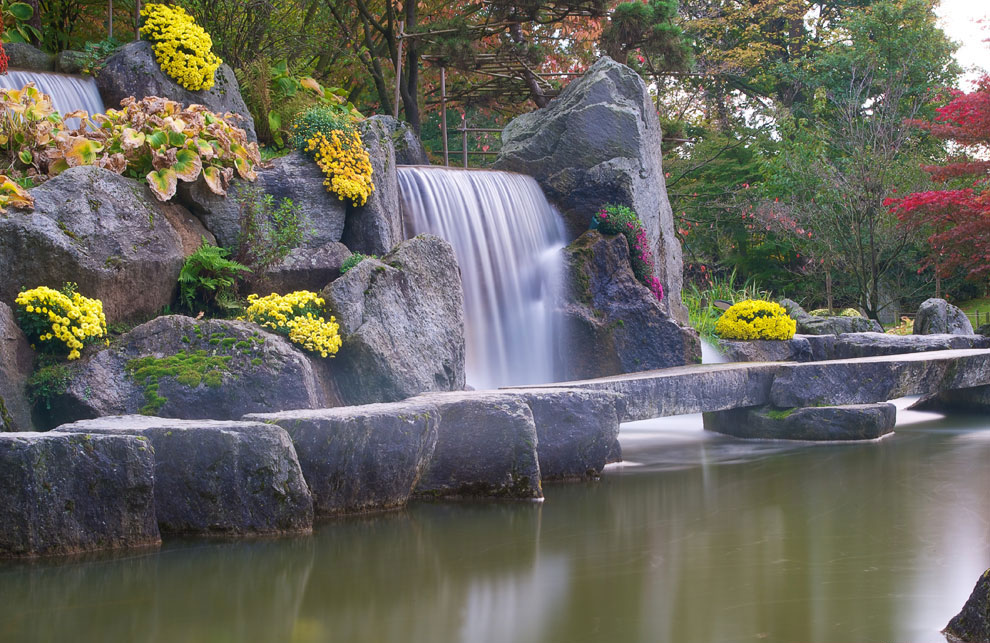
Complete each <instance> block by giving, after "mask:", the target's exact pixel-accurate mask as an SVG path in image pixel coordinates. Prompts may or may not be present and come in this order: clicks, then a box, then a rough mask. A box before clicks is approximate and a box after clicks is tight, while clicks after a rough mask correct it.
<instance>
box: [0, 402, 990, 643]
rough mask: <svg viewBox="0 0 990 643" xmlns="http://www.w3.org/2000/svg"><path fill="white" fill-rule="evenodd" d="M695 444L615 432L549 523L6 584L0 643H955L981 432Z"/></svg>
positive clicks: (150, 563)
mask: <svg viewBox="0 0 990 643" xmlns="http://www.w3.org/2000/svg"><path fill="white" fill-rule="evenodd" d="M700 426H701V421H700V417H697V416H695V417H689V418H674V419H668V420H664V421H655V422H648V423H635V424H631V425H627V426H624V427H623V436H622V439H623V447H624V453H625V457H626V463H625V464H623V465H621V466H616V467H611V468H609V469H608V471H607V472H606V475H605V477H604V478H603V479H602V480H601V481H600V482H597V483H587V484H584V483H582V484H571V485H552V486H547V488H546V489H545V492H546V502H545V503H542V504H537V503H510V504H497V503H451V504H428V503H421V504H415V505H413V506H410V507H409V508H408V509H407V510H405V511H402V512H395V513H388V514H379V515H375V516H365V517H359V518H351V519H345V520H338V521H333V522H329V523H324V524H322V525H321V526H320V527H319V528H318V529H317V530H316V533H315V534H314V535H313V536H312V537H297V538H288V539H279V540H254V541H247V542H244V541H241V542H217V541H211V540H202V539H197V540H186V541H178V542H177V541H171V542H168V543H166V544H165V546H163V547H162V548H161V549H160V550H153V551H143V552H142V551H138V552H128V553H125V554H116V555H100V556H93V557H88V558H83V559H71V560H62V561H57V562H51V561H46V562H36V563H23V562H16V563H2V564H0V640H2V641H17V642H21V641H73V642H90V641H93V642H96V641H100V642H104V641H114V642H116V641H121V642H124V641H136V642H149V643H150V642H155V643H158V642H163V643H164V642H168V643H173V642H186V643H195V642H203V643H219V642H228V641H229V642H254V641H257V642H269V641H271V642H276V641H290V642H300V643H302V642H323V641H335V642H336V641H358V642H365V641H366V642H369V643H370V642H393V641H394V642H424V643H427V642H428V643H437V642H446V641H464V642H476V641H477V642H498V643H505V642H510V641H512V642H515V641H520V642H529V641H533V642H536V641H554V642H556V641H560V642H581V641H589V642H591V641H643V642H646V641H649V642H654V641H676V642H691V643H693V642H705V641H787V642H791V641H807V642H820V643H833V642H857V641H864V642H873V641H877V642H881V641H882V642H904V643H925V642H929V641H931V642H935V641H939V642H944V640H945V639H944V638H943V637H942V636H941V635H940V634H939V630H940V629H941V628H942V627H943V626H944V625H945V624H946V623H947V622H948V620H949V618H950V617H951V616H952V615H953V614H955V613H956V612H957V611H958V610H959V609H960V608H961V607H962V604H963V602H965V600H966V598H967V596H968V595H969V592H970V591H971V589H972V587H973V585H974V584H975V583H976V580H977V578H978V577H979V575H980V574H981V573H982V572H983V571H984V569H986V568H987V567H988V566H990V549H988V543H990V494H988V493H987V490H988V489H990V417H987V416H964V417H956V418H952V419H941V418H940V417H939V416H936V415H932V414H919V413H912V412H901V423H900V424H899V426H898V432H897V433H896V434H894V435H892V436H889V437H888V438H885V439H883V440H881V441H878V442H871V443H865V444H851V445H810V444H788V443H780V442H746V441H741V440H735V439H731V438H727V437H723V436H718V435H712V434H707V433H704V432H703V431H701V430H700Z"/></svg>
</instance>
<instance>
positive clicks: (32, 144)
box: [0, 83, 261, 207]
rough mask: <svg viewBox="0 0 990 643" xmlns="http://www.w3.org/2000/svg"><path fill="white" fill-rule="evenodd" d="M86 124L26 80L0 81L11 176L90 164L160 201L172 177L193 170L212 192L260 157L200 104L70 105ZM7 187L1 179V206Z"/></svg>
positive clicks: (2, 146)
mask: <svg viewBox="0 0 990 643" xmlns="http://www.w3.org/2000/svg"><path fill="white" fill-rule="evenodd" d="M66 117H77V118H82V120H83V123H85V124H86V127H80V128H78V129H74V130H72V129H68V128H67V127H66V126H65V122H64V120H63V118H62V117H61V116H59V114H58V113H57V112H55V111H54V109H53V108H52V102H51V98H50V97H49V96H48V95H46V94H44V93H42V92H40V91H38V89H37V88H36V87H35V86H34V84H33V83H28V84H27V85H25V86H24V88H23V89H0V164H2V165H3V166H6V168H7V169H6V172H5V175H6V176H9V177H10V178H11V179H14V180H17V181H19V180H21V179H24V178H31V179H32V180H33V181H34V182H36V183H40V182H41V181H43V180H45V179H47V178H49V177H52V176H56V175H58V174H59V173H61V172H63V171H65V170H67V169H68V168H70V167H76V166H79V165H95V166H97V167H102V168H104V169H107V170H110V171H111V172H115V173H117V174H123V175H125V176H129V177H132V178H137V179H141V178H143V179H145V180H146V181H147V182H148V186H149V187H150V188H151V190H152V192H153V193H154V194H155V196H156V197H157V198H158V199H159V200H160V201H167V200H168V199H170V198H171V197H172V196H173V195H174V194H175V190H176V186H177V184H178V181H184V182H193V181H197V180H199V179H200V178H202V179H203V181H204V182H205V183H206V186H207V188H209V189H210V191H212V192H213V193H215V194H219V195H221V196H223V195H225V194H226V193H227V192H226V188H227V185H228V184H229V182H230V180H231V179H232V178H233V176H234V172H235V170H236V172H237V174H238V175H239V176H240V177H241V178H242V179H245V180H247V181H253V180H255V179H256V178H257V174H256V173H255V171H254V168H255V165H257V164H258V163H260V162H261V155H260V153H259V151H258V145H257V143H253V142H248V140H247V134H246V133H245V132H244V130H242V129H240V128H239V127H237V126H236V125H234V124H233V122H231V121H229V120H227V118H226V117H224V116H221V115H219V114H215V113H213V112H211V111H209V110H208V109H206V108H205V107H203V106H202V105H190V106H189V107H183V106H182V105H181V104H180V103H177V102H175V101H171V100H167V99H165V98H159V97H157V96H147V97H145V98H142V99H141V100H135V99H134V98H133V97H129V98H125V99H124V100H123V101H121V109H119V110H118V109H108V110H107V111H106V113H105V114H93V115H92V117H91V118H88V117H87V115H86V113H85V112H82V111H79V112H73V113H72V114H66ZM4 196H7V197H10V198H13V197H14V196H16V197H18V198H24V197H23V195H13V196H12V194H11V193H9V192H7V191H5V189H4V188H3V187H2V186H0V207H4V206H5V205H7V204H8V203H10V204H12V205H17V206H19V207H30V203H28V204H23V203H13V202H10V201H5V200H4V198H3V197H4Z"/></svg>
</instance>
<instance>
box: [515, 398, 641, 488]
mask: <svg viewBox="0 0 990 643" xmlns="http://www.w3.org/2000/svg"><path fill="white" fill-rule="evenodd" d="M502 392H503V393H510V394H513V395H518V396H519V397H521V398H522V399H523V400H524V401H525V402H526V404H527V405H528V406H529V409H530V411H532V413H533V422H534V423H535V425H536V437H537V448H536V450H537V454H538V456H539V460H540V475H541V477H542V479H543V480H544V481H547V480H580V479H587V478H597V477H598V476H600V475H601V473H602V469H603V468H604V467H605V465H606V464H608V463H609V462H618V461H619V460H621V459H622V447H621V446H620V445H619V421H620V419H621V418H622V416H623V415H624V413H625V403H624V402H623V399H622V396H621V395H618V394H616V393H611V392H609V391H594V390H590V389H584V390H582V389H568V388H534V389H505V390H504V391H502Z"/></svg>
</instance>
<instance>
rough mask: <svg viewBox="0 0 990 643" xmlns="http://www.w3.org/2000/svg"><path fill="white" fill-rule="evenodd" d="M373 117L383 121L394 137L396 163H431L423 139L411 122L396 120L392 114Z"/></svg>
mask: <svg viewBox="0 0 990 643" xmlns="http://www.w3.org/2000/svg"><path fill="white" fill-rule="evenodd" d="M373 118H377V119H379V120H380V121H381V123H382V126H383V127H384V129H385V131H386V132H387V133H388V134H389V136H390V137H391V139H392V149H394V150H395V164H396V165H429V164H430V158H429V157H428V156H427V155H426V149H425V148H424V147H423V141H421V140H420V138H419V136H417V135H416V132H414V131H413V128H412V127H410V126H409V123H406V122H405V121H399V120H396V119H394V118H392V117H391V116H374V117H373Z"/></svg>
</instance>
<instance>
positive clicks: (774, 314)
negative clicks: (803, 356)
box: [715, 299, 797, 339]
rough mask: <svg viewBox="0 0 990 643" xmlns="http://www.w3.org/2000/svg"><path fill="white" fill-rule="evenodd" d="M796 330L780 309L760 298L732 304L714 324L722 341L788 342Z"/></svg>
mask: <svg viewBox="0 0 990 643" xmlns="http://www.w3.org/2000/svg"><path fill="white" fill-rule="evenodd" d="M796 330H797V322H796V321H794V320H793V319H791V318H790V317H789V316H788V315H787V311H786V310H785V309H784V307H783V306H781V305H780V304H778V303H776V302H772V301H763V300H760V299H747V300H745V301H741V302H739V303H738V304H734V305H732V306H731V307H730V308H729V309H728V310H726V311H725V312H724V313H722V316H721V317H720V318H719V320H718V322H716V324H715V333H716V334H717V335H718V336H719V337H721V338H722V339H791V338H792V337H794V332H795V331H796Z"/></svg>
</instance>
